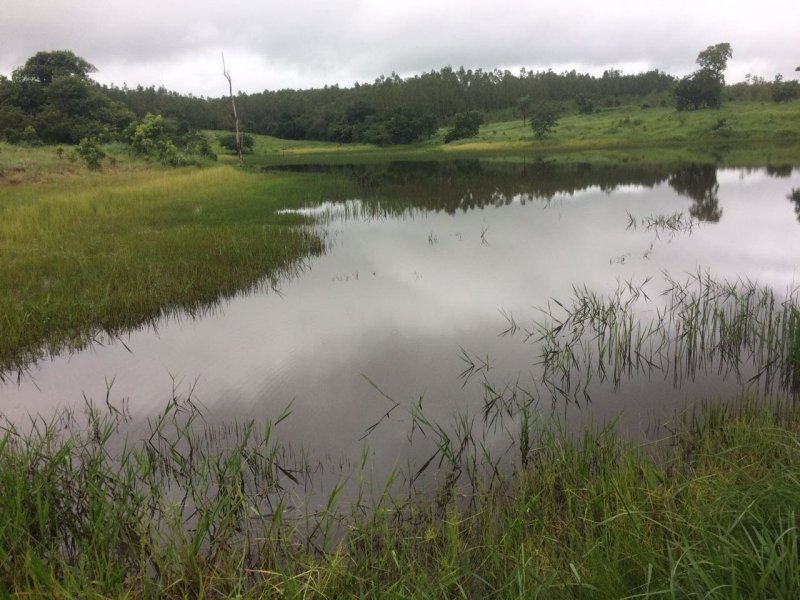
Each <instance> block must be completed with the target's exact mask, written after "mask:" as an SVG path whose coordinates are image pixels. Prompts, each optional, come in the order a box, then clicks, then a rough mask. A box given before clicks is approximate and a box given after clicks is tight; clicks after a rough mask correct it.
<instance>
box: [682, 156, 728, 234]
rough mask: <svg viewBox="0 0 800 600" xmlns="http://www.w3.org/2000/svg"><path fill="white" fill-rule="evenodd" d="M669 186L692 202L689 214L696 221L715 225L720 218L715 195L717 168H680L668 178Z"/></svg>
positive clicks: (690, 166)
mask: <svg viewBox="0 0 800 600" xmlns="http://www.w3.org/2000/svg"><path fill="white" fill-rule="evenodd" d="M669 184H670V186H672V189H674V190H675V191H676V192H678V193H679V194H681V195H682V196H688V197H689V198H691V199H692V200H694V204H693V205H692V206H691V207H689V214H690V215H692V216H693V217H694V218H695V219H697V220H698V221H706V222H708V223H717V222H718V221H719V220H720V219H721V218H722V209H721V208H720V207H719V196H718V195H717V194H718V192H719V183H717V168H716V167H715V166H714V165H689V166H685V167H681V168H679V169H678V170H677V171H675V172H674V173H673V174H672V175H671V176H670V178H669Z"/></svg>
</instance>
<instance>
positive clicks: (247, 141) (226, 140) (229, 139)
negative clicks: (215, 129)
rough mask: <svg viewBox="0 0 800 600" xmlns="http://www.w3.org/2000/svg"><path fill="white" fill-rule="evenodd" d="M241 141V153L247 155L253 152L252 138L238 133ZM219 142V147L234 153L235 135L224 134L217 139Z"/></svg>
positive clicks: (253, 139) (253, 142)
mask: <svg viewBox="0 0 800 600" xmlns="http://www.w3.org/2000/svg"><path fill="white" fill-rule="evenodd" d="M239 136H240V138H241V140H242V153H243V154H249V153H250V152H252V151H253V148H254V147H255V145H256V140H255V138H253V136H252V135H250V134H249V133H240V134H239ZM217 140H218V141H219V145H220V146H222V147H223V148H225V149H226V150H229V151H231V152H236V134H235V133H224V134H221V135H219V136H218V137H217Z"/></svg>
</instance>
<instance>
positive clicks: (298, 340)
mask: <svg viewBox="0 0 800 600" xmlns="http://www.w3.org/2000/svg"><path fill="white" fill-rule="evenodd" d="M335 170H338V171H340V172H341V173H343V174H344V175H346V176H352V177H356V178H358V180H359V181H360V182H361V183H362V187H363V193H362V194H361V195H360V197H358V198H349V199H332V200H331V201H330V202H328V203H325V204H323V205H321V206H315V207H308V208H307V209H305V210H304V211H303V212H305V213H307V214H310V215H314V216H315V217H316V218H317V221H318V227H319V228H320V230H321V231H322V234H323V235H324V237H325V239H326V240H327V241H328V250H327V252H326V253H325V254H323V255H322V256H319V257H313V258H310V259H308V260H307V261H306V263H305V264H304V268H303V270H302V272H301V274H300V275H299V276H297V277H295V278H293V279H291V280H289V281H285V282H283V283H282V284H281V285H280V289H279V293H275V292H274V291H273V292H265V293H256V294H251V295H245V296H241V297H238V298H235V299H233V300H231V301H229V302H226V303H225V304H224V305H222V306H221V307H219V309H218V310H215V311H213V312H212V313H211V314H208V315H206V316H204V317H202V318H199V319H192V318H189V317H186V318H183V319H174V318H173V319H170V320H165V321H164V322H162V323H161V324H160V325H159V327H158V329H157V331H154V330H152V329H144V330H141V331H134V332H131V333H130V334H129V335H128V336H126V337H125V338H124V340H122V341H123V342H124V343H122V342H120V341H117V342H112V343H109V344H107V345H103V346H94V347H92V348H89V349H87V350H85V351H83V352H79V353H76V354H72V355H63V356H59V357H56V358H54V359H52V360H48V361H42V362H41V363H39V364H37V365H34V366H32V367H31V369H30V372H29V373H28V374H27V375H26V376H24V377H23V378H22V379H21V381H20V382H19V383H17V382H16V381H15V382H13V383H6V384H4V385H3V387H2V388H0V412H2V413H3V414H4V415H5V416H7V417H9V418H11V419H12V420H17V421H19V420H20V419H23V418H24V416H25V415H26V414H34V415H35V414H43V415H47V414H50V413H51V412H52V411H53V410H54V409H55V408H58V407H64V406H72V407H80V406H82V404H83V402H84V397H87V398H92V399H94V400H96V401H102V400H103V399H104V398H105V397H106V393H107V388H108V385H109V383H110V382H113V385H111V388H110V398H111V400H112V401H115V402H119V401H121V400H122V399H123V398H126V399H128V400H129V405H130V410H131V413H132V415H133V417H134V418H135V419H145V418H146V417H148V416H149V415H152V414H154V413H155V412H157V411H159V410H161V409H162V408H163V406H164V404H165V402H166V401H167V400H168V399H169V398H170V397H171V395H172V391H173V387H175V388H176V390H177V392H178V393H179V394H183V395H185V394H187V393H188V392H189V391H190V390H192V394H193V396H194V398H195V399H197V400H199V401H200V402H201V403H203V404H204V405H205V406H206V407H207V409H208V411H209V415H208V418H209V419H212V420H213V419H220V420H231V419H249V418H255V419H265V418H270V417H274V416H275V415H276V414H278V413H279V412H280V411H281V410H282V409H283V408H285V407H286V406H287V405H288V404H289V403H290V402H292V411H293V412H292V416H291V417H290V418H289V419H288V420H287V421H286V422H285V423H283V424H281V427H282V431H283V435H284V436H285V439H286V440H289V441H291V442H292V443H293V444H298V445H302V446H303V447H305V448H307V449H309V450H310V451H311V452H314V453H316V454H327V455H330V456H333V457H336V456H341V455H349V456H353V455H354V453H356V452H357V451H358V450H359V449H360V448H361V447H362V446H363V445H364V444H365V443H367V444H369V445H370V447H371V448H379V450H378V452H379V453H380V454H381V455H382V458H381V459H380V461H379V462H380V463H384V464H387V465H388V464H391V463H392V461H397V460H402V458H401V457H402V455H403V452H404V450H403V448H406V446H407V440H406V436H407V434H408V431H409V427H410V424H409V423H410V420H409V417H408V410H407V407H408V406H410V404H411V403H412V402H414V401H416V400H418V399H419V398H422V399H423V405H424V406H425V407H426V410H427V411H429V415H430V416H431V417H432V418H434V419H442V420H447V419H448V418H450V417H451V416H452V415H453V414H455V413H456V412H459V411H460V412H464V411H470V410H471V411H477V410H479V407H480V403H481V399H482V387H481V380H482V377H483V375H484V374H485V375H486V376H487V377H489V378H490V379H491V381H492V382H493V383H496V384H497V383H502V382H504V381H520V382H521V383H522V384H523V385H526V384H528V383H530V382H535V381H536V379H537V376H538V375H537V367H536V363H537V362H538V360H539V355H538V350H537V346H536V344H535V343H534V342H533V341H530V340H529V341H527V342H526V341H524V339H523V336H520V335H514V336H509V335H505V336H503V335H500V334H501V332H503V331H504V330H505V329H507V327H508V321H507V319H506V318H504V316H503V314H506V315H513V317H514V320H515V321H516V322H517V323H519V324H520V325H522V326H525V325H528V324H529V323H530V322H531V321H532V320H533V319H534V318H537V317H538V316H540V314H541V313H539V312H538V310H537V307H542V306H545V305H546V304H547V302H548V300H549V299H551V298H557V299H560V300H562V301H565V300H568V299H569V297H570V296H571V292H572V286H573V285H583V284H586V285H587V286H588V287H589V288H591V289H593V290H596V291H598V292H610V291H612V290H613V289H615V287H616V286H617V285H618V282H619V281H623V280H635V281H641V280H643V279H644V278H646V277H654V279H653V281H652V282H651V283H649V284H648V286H649V287H647V288H646V289H648V290H650V292H651V293H652V294H653V295H654V296H657V295H658V293H659V292H660V291H661V287H662V284H663V280H662V279H661V273H662V272H664V271H667V272H669V273H670V274H672V275H673V276H676V277H680V276H682V275H683V274H685V273H692V272H697V271H698V269H701V270H703V271H705V270H708V271H709V272H711V273H712V274H713V275H714V276H715V277H717V278H720V279H722V278H727V279H737V278H749V279H752V280H756V281H758V282H759V283H761V284H764V285H769V286H772V287H773V288H775V289H776V290H777V291H785V290H786V289H787V288H790V287H796V285H797V284H798V279H799V278H800V271H799V268H798V267H800V261H798V258H799V257H800V222H798V215H800V212H799V211H800V206H799V205H798V203H795V202H793V201H792V200H791V199H790V198H789V196H791V194H792V191H793V190H795V189H798V188H800V170H798V169H794V170H793V169H792V168H791V167H780V168H773V169H769V170H731V169H724V170H716V169H715V168H713V167H697V166H687V167H684V168H682V169H678V170H676V169H664V170H662V171H659V170H653V169H636V168H632V167H625V168H620V167H615V168H599V167H591V166H587V165H583V166H578V167H567V168H555V167H552V166H548V165H542V164H534V165H519V164H513V165H509V164H500V165H492V164H487V163H477V162H474V161H473V162H467V163H452V164H450V163H443V164H433V165H429V164H417V165H413V164H411V165H409V164H402V165H397V164H394V165H385V166H380V167H369V168H368V167H341V168H338V169H335ZM676 213H680V214H681V215H682V217H681V218H682V219H683V221H682V222H684V223H687V222H691V223H692V225H691V226H690V227H688V228H686V227H684V228H680V229H678V230H674V231H671V230H665V229H661V230H659V229H658V228H656V229H648V228H647V227H644V226H642V225H641V223H642V220H643V219H647V218H648V217H657V216H660V215H661V216H664V215H675V214H676ZM632 221H633V222H635V223H638V224H639V225H638V226H636V227H631V222H632ZM464 352H466V353H467V354H468V355H470V356H473V357H480V358H482V359H485V360H486V361H487V362H488V364H489V365H490V366H491V368H490V369H489V371H487V372H484V373H481V375H480V376H477V377H473V378H472V379H470V380H465V379H464V378H460V377H459V374H461V373H462V372H463V371H464V368H465V363H464V361H463V360H462V358H460V356H461V355H462V354H463V353H464ZM533 385H534V384H533V383H530V386H531V387H530V389H533ZM741 387H742V384H740V383H738V382H737V381H736V380H735V379H731V378H727V379H725V378H723V377H722V376H719V375H716V374H712V375H709V376H706V377H702V378H698V379H697V380H696V381H693V382H688V383H687V384H685V385H683V386H681V387H680V388H679V389H675V388H674V387H673V384H672V380H671V379H670V378H664V377H659V376H655V377H654V376H652V374H651V375H650V376H649V377H638V378H633V379H631V380H630V381H626V382H625V383H624V384H623V385H621V386H620V389H618V390H614V389H613V386H605V388H602V387H601V388H598V389H596V390H594V393H593V395H592V400H591V402H590V403H589V404H585V403H584V404H583V405H582V406H580V407H575V406H569V407H567V406H559V405H557V406H556V409H557V412H559V413H560V414H566V415H567V416H568V418H570V419H572V420H573V421H581V422H583V421H587V420H592V421H599V422H602V421H605V420H608V419H611V418H615V417H617V416H619V417H620V418H621V427H622V428H623V429H625V430H626V431H628V432H631V433H633V434H635V435H641V434H643V433H644V432H645V431H646V430H647V429H648V428H649V427H650V428H652V426H653V424H654V423H657V422H659V421H660V420H662V419H664V418H667V416H668V415H669V414H670V412H671V411H672V410H674V409H675V408H677V407H680V406H681V405H682V404H684V403H686V402H691V401H692V400H695V399H697V398H704V397H708V396H726V395H734V394H736V393H737V392H739V391H740V390H741ZM536 393H538V394H543V393H544V392H542V391H541V390H538V391H537V392H536ZM384 394H385V395H387V396H390V397H391V398H392V399H394V400H395V401H396V402H398V403H399V404H400V407H399V408H398V409H397V410H395V411H393V412H392V413H391V415H390V417H389V418H388V419H386V420H384V421H382V422H381V424H380V425H379V426H378V427H377V428H376V429H375V430H374V431H373V432H372V433H371V434H370V436H369V437H368V438H367V440H366V442H365V441H361V440H360V438H361V437H362V435H363V434H364V432H365V430H366V429H367V428H368V427H369V426H370V425H371V424H373V423H375V422H376V421H378V420H379V419H380V418H381V416H382V415H384V413H385V412H386V411H387V410H388V409H389V408H390V407H391V406H392V405H391V403H390V402H389V400H387V398H386V397H385V396H384ZM551 404H552V403H551V401H550V399H548V398H544V397H543V398H542V405H543V406H547V407H548V408H549V407H550V406H551Z"/></svg>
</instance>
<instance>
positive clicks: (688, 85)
mask: <svg viewBox="0 0 800 600" xmlns="http://www.w3.org/2000/svg"><path fill="white" fill-rule="evenodd" d="M731 56H733V50H731V45H730V44H728V43H727V42H722V43H719V44H715V45H714V46H709V47H708V48H706V49H705V50H703V51H702V52H700V54H698V55H697V64H699V65H700V69H699V70H697V71H695V72H694V73H692V74H691V75H689V76H687V77H684V78H683V79H681V81H680V82H679V83H678V85H677V86H676V88H675V105H676V107H677V109H678V110H690V109H698V108H703V107H709V108H719V107H720V106H722V89H723V87H724V85H725V75H724V73H725V69H726V67H727V65H728V59H729V58H730V57H731Z"/></svg>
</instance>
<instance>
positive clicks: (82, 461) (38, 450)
mask: <svg viewBox="0 0 800 600" xmlns="http://www.w3.org/2000/svg"><path fill="white" fill-rule="evenodd" d="M285 416H286V414H284V415H281V416H279V417H278V418H277V419H276V421H275V422H274V423H262V424H256V423H252V422H250V423H239V424H230V425H228V426H216V427H213V426H210V425H208V424H206V425H202V423H203V421H202V412H201V411H200V410H199V409H198V408H197V407H196V406H195V405H193V403H192V401H191V399H185V400H179V399H177V398H173V400H172V401H171V402H170V403H169V406H168V407H167V408H166V409H165V411H164V412H163V413H162V414H161V415H160V416H158V417H157V418H155V419H153V420H151V422H150V427H149V433H148V434H147V435H145V436H144V439H143V440H142V441H141V442H137V443H131V444H128V445H125V446H124V447H123V448H122V449H121V450H120V449H119V445H118V444H116V443H112V441H111V440H112V439H114V436H115V432H117V430H118V428H119V427H120V426H121V424H122V423H124V421H125V418H126V417H125V415H124V414H123V413H107V412H105V409H104V410H103V411H100V410H98V409H96V408H94V409H91V410H89V411H88V412H87V418H86V420H87V422H88V427H87V426H86V424H81V425H77V424H76V420H75V419H74V418H73V417H71V416H69V415H62V418H61V419H60V420H55V421H52V422H49V423H43V422H41V421H36V422H34V423H33V425H34V426H33V428H32V430H31V431H30V432H29V433H23V432H22V431H21V430H17V429H14V428H6V429H5V431H4V433H3V435H2V436H0V485H2V489H3V494H2V495H0V512H1V513H2V514H3V516H4V518H3V521H2V524H0V594H2V595H14V596H16V597H44V596H46V597H53V598H75V597H79V598H88V597H94V598H110V597H120V596H127V597H151V598H186V597H192V598H222V597H239V598H265V597H290V598H294V597H328V598H349V597H398V598H429V597H430V598H433V597H438V598H451V597H467V598H474V597H497V598H519V597H525V598H539V597H541V598H563V597H576V598H611V597H614V598H622V597H627V598H650V597H662V596H668V597H681V598H683V597H709V598H754V597H775V598H790V597H796V596H797V594H798V593H800V535H798V525H800V523H798V513H797V510H798V507H800V411H798V408H797V406H796V405H794V404H772V405H770V406H765V405H763V404H761V405H758V404H757V403H755V402H750V401H742V402H740V403H738V404H737V403H734V404H729V405H716V406H707V407H706V408H704V409H702V410H701V411H699V412H696V413H693V414H688V413H687V414H684V415H683V417H682V420H681V422H680V424H674V423H673V424H672V431H673V433H672V435H671V436H670V437H669V439H667V440H662V442H661V444H660V445H659V446H657V447H656V448H652V447H651V448H648V447H645V446H640V445H639V446H637V445H634V444H632V443H629V442H624V441H621V440H620V439H619V438H618V437H616V435H615V434H614V433H613V431H612V430H611V429H610V428H609V429H605V430H592V431H586V432H585V433H583V434H582V435H577V436H576V435H572V436H570V435H568V434H566V433H565V432H564V431H563V430H562V429H560V428H559V427H558V426H553V425H547V424H545V422H544V421H543V420H541V419H539V418H534V419H532V420H531V421H529V422H528V427H529V429H528V433H529V437H528V439H529V440H530V443H531V445H530V452H529V458H528V460H527V461H526V463H525V465H521V464H519V463H517V467H516V471H515V472H514V474H513V475H512V474H511V473H510V472H505V473H503V472H498V473H499V474H498V475H497V476H495V477H493V478H491V479H489V478H483V479H478V478H476V479H475V480H474V481H473V486H472V488H471V491H470V493H469V494H468V495H461V494H460V492H459V490H458V489H456V488H453V487H452V480H451V479H450V478H449V477H447V478H445V480H444V482H443V483H442V484H441V487H440V488H439V491H438V492H437V493H435V494H433V495H430V496H417V497H406V496H403V497H394V496H393V495H392V494H391V493H390V492H389V491H388V490H389V489H390V487H391V486H390V484H387V487H386V488H383V491H382V492H381V491H380V489H381V488H378V491H377V492H376V493H374V494H370V491H369V489H368V487H367V486H366V484H365V485H363V486H362V488H361V493H360V495H359V497H358V499H357V500H356V501H355V502H352V503H350V502H343V501H342V500H341V496H340V493H341V490H342V487H343V485H344V484H343V483H340V484H338V485H336V486H334V488H333V489H332V491H330V494H329V497H328V499H327V501H323V502H322V503H321V504H320V505H319V506H318V507H317V508H314V509H312V507H308V506H306V507H304V509H303V511H302V512H300V513H298V512H297V511H296V510H293V509H292V506H293V502H294V500H295V498H296V497H297V494H296V492H297V490H298V489H301V488H302V485H303V480H304V479H305V476H306V475H305V472H304V469H303V467H302V465H296V464H291V463H290V458H289V457H290V453H287V452H286V449H285V448H283V447H281V446H280V445H279V444H278V443H276V442H275V432H274V427H275V425H277V424H278V423H279V422H280V420H282V419H283V418H285ZM198 425H199V426H198ZM65 427H66V429H65ZM442 431H443V429H442ZM220 438H224V443H222V444H221V443H219V440H220ZM453 442H454V443H455V446H453V447H454V448H458V447H459V442H458V440H453ZM466 454H468V453H462V452H458V453H454V454H452V456H451V458H452V460H456V461H457V460H460V459H459V456H461V457H463V456H465V455H466ZM494 460H495V459H494V458H493V457H490V456H488V455H487V456H484V458H483V459H481V463H482V464H483V465H487V464H491V467H490V468H491V469H493V470H495V472H497V467H496V463H494ZM452 464H454V463H451V466H452ZM464 466H465V465H464ZM362 467H365V465H362ZM390 479H391V476H390Z"/></svg>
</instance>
